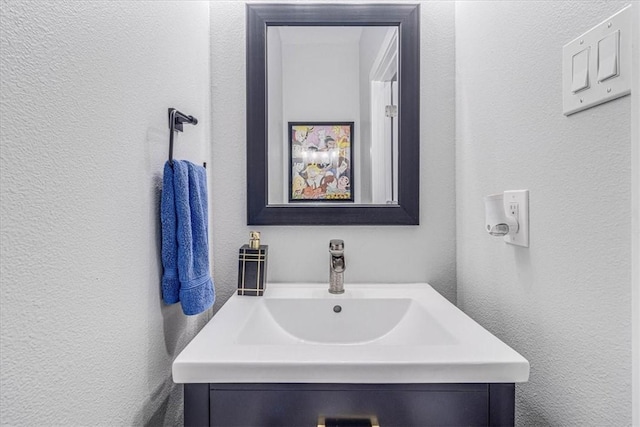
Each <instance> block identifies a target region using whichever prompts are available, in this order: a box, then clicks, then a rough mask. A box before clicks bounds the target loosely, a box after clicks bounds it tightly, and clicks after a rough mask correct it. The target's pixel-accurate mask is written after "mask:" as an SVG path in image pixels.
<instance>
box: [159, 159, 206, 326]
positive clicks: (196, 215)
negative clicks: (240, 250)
mask: <svg viewBox="0 0 640 427" xmlns="http://www.w3.org/2000/svg"><path fill="white" fill-rule="evenodd" d="M164 173H165V176H164V179H163V181H164V182H163V191H162V206H161V215H162V232H163V235H162V260H163V266H164V268H165V270H164V274H163V278H162V291H163V299H164V301H165V302H166V303H167V304H173V303H175V302H177V301H180V302H181V303H182V311H183V312H184V314H186V315H193V314H198V313H201V312H203V311H204V310H206V309H207V308H209V307H211V305H212V304H213V302H214V301H215V290H214V287H213V280H212V279H211V275H210V272H209V244H208V238H207V236H208V210H207V184H206V172H205V169H204V168H203V167H201V166H196V165H194V164H193V163H190V162H187V161H184V160H174V161H173V168H172V167H171V165H170V164H169V163H168V162H167V164H165V169H164ZM171 183H172V184H173V185H171ZM164 185H167V187H164ZM165 189H166V191H165ZM165 193H167V195H166V196H167V197H166V198H165ZM165 202H166V203H165ZM165 229H167V233H166V237H167V239H166V246H165ZM165 247H166V250H165Z"/></svg>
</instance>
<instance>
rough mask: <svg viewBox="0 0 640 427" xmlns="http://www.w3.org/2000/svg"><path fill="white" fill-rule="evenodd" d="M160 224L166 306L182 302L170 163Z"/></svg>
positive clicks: (164, 178)
mask: <svg viewBox="0 0 640 427" xmlns="http://www.w3.org/2000/svg"><path fill="white" fill-rule="evenodd" d="M160 222H161V224H162V266H163V267H164V272H163V273H162V299H163V300H164V302H165V303H166V304H175V303H177V302H178V301H180V281H179V280H178V239H177V237H176V228H177V227H178V222H177V218H176V203H175V197H174V191H173V168H172V167H171V164H169V162H167V163H165V165H164V175H163V177H162V199H161V201H160Z"/></svg>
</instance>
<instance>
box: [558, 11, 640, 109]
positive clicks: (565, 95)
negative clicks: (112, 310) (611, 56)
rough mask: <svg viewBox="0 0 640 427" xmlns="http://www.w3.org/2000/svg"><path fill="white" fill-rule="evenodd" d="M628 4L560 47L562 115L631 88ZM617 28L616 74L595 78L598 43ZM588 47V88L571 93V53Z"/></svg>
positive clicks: (613, 97) (597, 102) (591, 105)
mask: <svg viewBox="0 0 640 427" xmlns="http://www.w3.org/2000/svg"><path fill="white" fill-rule="evenodd" d="M631 7H632V6H631V5H629V6H627V7H625V8H624V9H622V10H621V11H619V12H618V13H616V14H615V15H613V16H612V17H610V18H609V19H606V20H604V21H603V22H601V23H600V24H598V25H596V26H595V27H593V28H592V29H591V30H589V31H587V32H586V33H584V34H583V35H581V36H580V37H578V38H576V39H575V40H572V41H570V42H569V43H567V44H566V45H564V47H563V48H562V100H563V102H562V109H563V113H564V114H565V115H566V116H568V115H571V114H574V113H577V112H578V111H582V110H585V109H587V108H591V107H593V106H596V105H599V104H602V103H604V102H607V101H611V100H613V99H616V98H619V97H621V96H624V95H628V94H629V93H630V92H631V78H632V75H631V59H632V58H631V39H632V32H631V31H632V28H631V15H632V14H631ZM633 7H640V5H637V4H636V5H634V6H633ZM617 31H619V39H618V63H617V65H619V67H618V75H617V76H614V77H611V78H607V79H606V80H604V81H599V80H598V79H597V78H596V76H598V57H599V55H598V43H599V42H600V41H601V40H605V39H607V38H608V37H610V36H612V34H614V33H616V32H617ZM608 40H611V39H608ZM589 48H590V50H591V55H589V77H590V78H591V82H590V83H591V84H590V86H589V87H588V88H586V89H584V90H581V91H579V92H575V93H574V92H573V91H572V84H573V57H574V55H576V54H577V53H579V52H581V51H583V50H584V49H589ZM601 59H602V58H601Z"/></svg>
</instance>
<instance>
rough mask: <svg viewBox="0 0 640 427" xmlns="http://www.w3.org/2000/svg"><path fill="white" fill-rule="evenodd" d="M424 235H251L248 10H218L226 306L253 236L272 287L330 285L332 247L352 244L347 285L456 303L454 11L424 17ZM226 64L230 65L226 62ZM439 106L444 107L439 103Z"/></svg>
mask: <svg viewBox="0 0 640 427" xmlns="http://www.w3.org/2000/svg"><path fill="white" fill-rule="evenodd" d="M421 27H422V33H421V57H422V62H421V72H422V82H421V97H422V106H421V108H422V110H421V159H420V160H421V165H422V174H421V177H420V224H421V225H420V226H412V227H407V226H405V227H363V226H359V227H356V226H343V227H320V226H316V227H299V226H298V227H293V226H291V227H275V226H271V227H269V226H267V227H248V226H247V225H246V178H245V176H246V175H245V170H246V169H245V163H246V160H245V159H246V158H245V144H246V136H245V126H246V123H245V96H246V91H245V5H244V4H243V3H242V2H233V1H219V2H212V3H211V29H212V33H211V49H212V63H211V70H212V71H211V85H212V140H213V144H212V158H213V167H212V172H213V184H212V186H213V187H212V190H213V191H212V199H213V201H212V205H213V224H212V225H213V228H214V230H213V250H214V258H215V267H214V271H215V279H216V283H217V286H218V288H217V290H218V292H219V296H220V298H219V299H218V303H217V307H219V306H220V304H221V303H222V302H223V301H225V300H226V298H227V297H228V296H229V295H231V294H232V293H233V292H234V291H235V289H236V285H237V269H238V267H237V262H238V248H239V247H240V245H242V244H243V243H245V242H246V241H247V238H248V235H249V230H250V229H251V228H256V229H258V230H259V231H261V232H262V238H263V242H264V243H265V244H268V245H269V271H268V274H269V280H271V281H288V282H291V281H313V282H325V281H327V280H328V252H327V251H328V244H329V240H330V239H332V238H342V239H344V240H345V245H346V258H347V271H346V273H345V280H346V281H347V286H348V282H367V281H370V282H385V281H399V282H410V281H428V282H430V283H431V284H432V285H433V286H434V287H435V288H436V289H437V290H438V291H440V292H441V293H443V294H444V295H445V296H446V297H447V298H449V299H450V300H452V301H455V298H456V291H455V216H454V215H455V207H454V206H455V196H454V128H455V124H454V54H453V48H454V39H453V36H454V5H453V3H447V2H433V3H430V2H424V3H422V14H421ZM218 58H224V60H217V59H218ZM433 100H437V102H433Z"/></svg>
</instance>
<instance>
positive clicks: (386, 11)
mask: <svg viewBox="0 0 640 427" xmlns="http://www.w3.org/2000/svg"><path fill="white" fill-rule="evenodd" d="M246 17H247V40H246V42H247V51H246V54H247V57H246V60H247V224H248V225H418V224H419V204H420V197H419V195H420V6H419V5H417V4H415V5H414V4H397V5H396V4H361V5H360V4H295V3H290V4H256V3H253V4H247V8H246ZM287 25H297V26H305V25H306V26H349V25H358V26H367V25H380V26H398V30H399V44H400V46H399V47H400V60H399V72H400V79H399V80H400V81H399V84H400V87H399V103H398V112H399V126H398V128H399V129H398V151H399V153H398V204H397V205H353V206H342V205H341V206H326V207H325V206H313V207H309V206H292V205H286V206H285V205H269V204H268V199H267V195H268V156H267V146H268V144H267V75H266V69H267V67H266V65H267V62H266V59H267V58H266V52H267V50H266V41H267V27H268V26H287Z"/></svg>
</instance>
